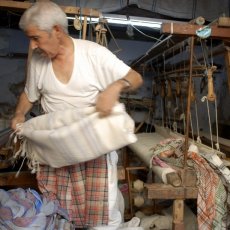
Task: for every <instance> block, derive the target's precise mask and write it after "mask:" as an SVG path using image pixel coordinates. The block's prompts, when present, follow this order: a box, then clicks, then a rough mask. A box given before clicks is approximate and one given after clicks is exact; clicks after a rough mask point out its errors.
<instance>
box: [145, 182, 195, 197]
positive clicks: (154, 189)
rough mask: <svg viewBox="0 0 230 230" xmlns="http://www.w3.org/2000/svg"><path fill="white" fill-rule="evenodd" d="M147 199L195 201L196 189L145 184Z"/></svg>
mask: <svg viewBox="0 0 230 230" xmlns="http://www.w3.org/2000/svg"><path fill="white" fill-rule="evenodd" d="M145 187H146V188H147V190H148V199H172V200H173V199H196V198H197V194H198V190H197V188H196V187H173V186H172V185H168V184H158V183H154V184H146V185H145Z"/></svg>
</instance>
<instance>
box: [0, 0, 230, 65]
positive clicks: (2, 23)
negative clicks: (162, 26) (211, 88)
mask: <svg viewBox="0 0 230 230" xmlns="http://www.w3.org/2000/svg"><path fill="white" fill-rule="evenodd" d="M21 1H22V0H21ZM73 1H75V3H76V2H80V1H77V0H73ZM155 1H156V0H155ZM171 1H172V0H165V1H164V3H166V2H168V6H169V7H170V6H171V7H172V2H171ZM175 1H178V0H174V2H175ZM226 1H227V2H228V0H224V2H225V4H226ZM30 2H33V1H30ZM56 2H58V1H56ZM59 2H61V3H60V5H63V4H65V5H68V2H70V0H69V1H61V0H59ZM100 2H101V3H102V2H104V3H106V4H107V6H108V5H110V4H112V3H113V2H116V3H117V2H119V1H113V0H112V1H103V0H97V1H93V4H96V3H98V5H100V4H99V3H100ZM120 2H122V3H123V5H122V4H121V5H120V8H119V7H114V9H115V10H111V11H108V10H107V11H106V13H110V14H118V15H125V16H127V17H130V16H138V17H145V18H154V19H160V20H169V21H182V22H188V21H190V20H191V16H192V15H193V16H194V15H195V13H193V14H192V15H187V16H186V14H178V12H176V13H175V12H174V13H172V12H171V13H169V14H168V15H167V14H161V13H159V12H166V11H167V10H166V11H163V10H156V9H155V10H153V8H151V9H150V10H146V8H147V7H146V6H144V5H143V2H146V3H148V2H149V3H151V0H146V1H120ZM132 2H136V3H137V4H132ZM156 2H157V1H156ZM170 2H171V5H170ZM186 2H187V3H190V5H191V4H192V2H193V0H184V1H183V4H181V5H182V6H185V5H186V4H185V3H186ZM202 2H203V3H204V2H206V3H207V0H202V1H199V4H201V3H202ZM216 2H217V3H218V5H220V4H219V1H217V0H212V4H214V6H215V7H217V4H215V3H216ZM81 3H82V4H83V7H87V6H88V5H87V4H89V5H90V1H82V2H81ZM69 4H71V3H69ZM91 4H92V3H91ZM174 4H175V3H174ZM188 5H189V4H188ZM193 5H194V4H193ZM223 5H224V4H223ZM101 6H104V5H103V4H101ZM121 6H123V7H121ZM140 6H143V7H142V8H141V7H140ZM179 6H180V5H178V8H179ZM182 6H181V7H182ZM173 7H174V6H173ZM173 7H172V8H173ZM118 8H119V9H118ZM222 8H223V6H221V7H220V10H218V9H215V13H216V14H217V13H218V12H220V11H221V10H222ZM107 9H108V7H107ZM111 9H112V7H111ZM181 9H182V8H181ZM101 10H102V11H103V9H101ZM164 10H165V9H164ZM168 10H170V9H168ZM183 10H184V11H185V12H186V10H185V9H183ZM183 10H181V12H182V11H183ZM205 10H207V11H208V12H214V11H213V9H212V8H211V9H210V4H209V5H207V9H203V11H202V9H197V11H198V12H199V13H202V12H203V14H205V15H207V12H205ZM172 11H173V9H172ZM174 11H175V9H174ZM187 11H188V10H187ZM191 11H192V9H191ZM228 11H229V7H228V8H227V9H226V13H228ZM22 12H23V11H22V10H19V9H9V8H0V28H13V29H18V22H19V19H20V16H21V14H22ZM188 12H189V11H188ZM172 15H174V17H172ZM183 15H184V16H186V17H185V18H182V17H181V16H183ZM176 16H177V17H176ZM212 17H216V15H213V14H212ZM209 18H210V16H209ZM206 23H209V22H208V21H207V22H206ZM72 24H73V21H69V25H70V27H69V31H70V33H75V34H76V30H75V28H74V27H73V26H72ZM108 29H109V31H110V32H111V33H107V39H108V40H110V39H111V38H112V36H113V37H114V38H115V39H123V40H127V41H145V42H151V43H153V39H152V37H154V38H156V39H161V40H162V39H164V38H166V35H165V36H163V37H162V33H161V31H160V30H154V29H149V28H147V27H141V28H139V27H137V29H133V31H132V32H133V34H132V36H130V35H128V33H127V26H126V25H114V24H113V25H108ZM183 39H184V38H182V37H180V36H173V37H171V38H170V42H171V45H173V44H176V43H178V42H181V41H182V40H183ZM166 43H167V44H169V43H168V41H167V40H166V42H162V44H161V45H159V46H158V47H157V48H156V49H154V50H150V52H149V53H148V55H147V56H145V57H141V59H142V60H141V61H140V60H139V58H138V59H137V60H133V62H132V64H131V65H132V66H135V65H140V64H141V63H143V62H145V61H146V60H148V59H151V58H152V57H154V56H156V55H157V54H158V53H160V52H161V53H162V50H164V49H165V48H166Z"/></svg>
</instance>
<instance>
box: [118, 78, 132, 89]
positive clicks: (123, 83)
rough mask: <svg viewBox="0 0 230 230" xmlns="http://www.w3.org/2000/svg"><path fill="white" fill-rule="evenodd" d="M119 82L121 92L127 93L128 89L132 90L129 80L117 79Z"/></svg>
mask: <svg viewBox="0 0 230 230" xmlns="http://www.w3.org/2000/svg"><path fill="white" fill-rule="evenodd" d="M119 81H120V82H122V85H123V90H125V91H127V90H129V89H130V88H132V85H131V83H130V81H129V80H127V79H125V78H121V79H119Z"/></svg>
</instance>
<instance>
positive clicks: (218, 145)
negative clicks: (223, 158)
mask: <svg viewBox="0 0 230 230" xmlns="http://www.w3.org/2000/svg"><path fill="white" fill-rule="evenodd" d="M215 114H216V144H215V146H216V149H217V150H218V151H220V144H219V131H218V118H217V102H216V98H215Z"/></svg>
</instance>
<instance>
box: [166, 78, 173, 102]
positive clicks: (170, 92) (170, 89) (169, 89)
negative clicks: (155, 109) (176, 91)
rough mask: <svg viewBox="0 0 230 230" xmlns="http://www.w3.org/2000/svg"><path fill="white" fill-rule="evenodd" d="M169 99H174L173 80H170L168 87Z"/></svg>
mask: <svg viewBox="0 0 230 230" xmlns="http://www.w3.org/2000/svg"><path fill="white" fill-rule="evenodd" d="M167 97H168V98H171V97H172V82H171V80H168V87H167Z"/></svg>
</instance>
